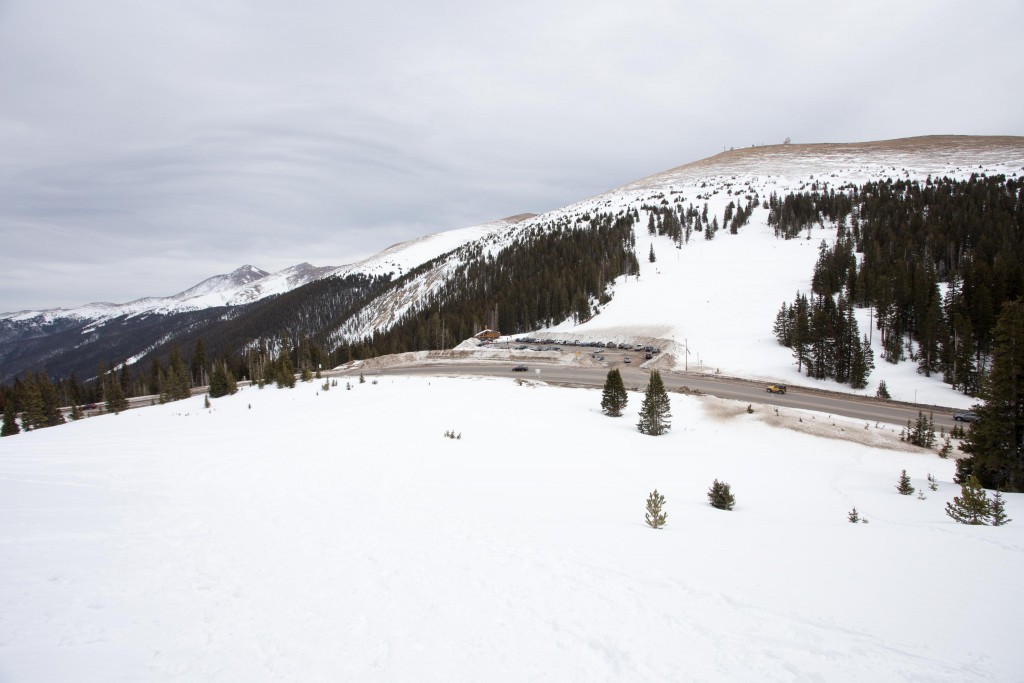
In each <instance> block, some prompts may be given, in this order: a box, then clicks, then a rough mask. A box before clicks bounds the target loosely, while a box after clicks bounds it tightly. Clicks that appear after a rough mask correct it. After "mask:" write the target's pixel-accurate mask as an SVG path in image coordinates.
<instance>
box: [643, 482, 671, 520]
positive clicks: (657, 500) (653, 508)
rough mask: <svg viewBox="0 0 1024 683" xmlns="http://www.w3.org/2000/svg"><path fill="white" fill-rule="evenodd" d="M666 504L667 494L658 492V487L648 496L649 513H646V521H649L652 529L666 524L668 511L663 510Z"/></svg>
mask: <svg viewBox="0 0 1024 683" xmlns="http://www.w3.org/2000/svg"><path fill="white" fill-rule="evenodd" d="M664 505H665V496H663V495H661V494H660V493H658V489H654V490H653V491H651V493H650V494H649V495H648V496H647V513H646V514H645V515H644V521H645V522H647V526H649V527H651V528H652V529H660V528H661V527H663V526H665V521H666V520H667V519H668V513H667V512H663V511H662V508H663V507H664Z"/></svg>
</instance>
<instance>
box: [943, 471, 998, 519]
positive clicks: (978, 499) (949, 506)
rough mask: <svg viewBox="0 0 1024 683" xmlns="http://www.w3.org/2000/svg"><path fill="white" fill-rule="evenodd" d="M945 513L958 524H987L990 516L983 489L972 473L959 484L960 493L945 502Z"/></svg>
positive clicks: (990, 511) (990, 510)
mask: <svg viewBox="0 0 1024 683" xmlns="http://www.w3.org/2000/svg"><path fill="white" fill-rule="evenodd" d="M946 514H947V515H949V516H950V517H952V518H953V519H954V520H956V521H957V522H959V523H960V524H975V525H980V524H988V523H989V521H990V520H991V518H992V508H991V506H990V505H989V501H988V496H987V495H986V494H985V489H983V488H981V482H979V481H978V478H977V477H975V476H974V475H973V474H972V475H971V476H969V477H968V478H967V481H965V482H964V483H963V484H961V485H960V495H959V496H956V497H954V498H953V501H952V502H950V503H946Z"/></svg>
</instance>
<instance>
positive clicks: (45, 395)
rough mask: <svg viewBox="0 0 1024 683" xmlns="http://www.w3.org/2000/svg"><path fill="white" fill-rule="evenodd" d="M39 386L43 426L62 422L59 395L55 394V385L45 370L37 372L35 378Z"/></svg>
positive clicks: (62, 414) (62, 415)
mask: <svg viewBox="0 0 1024 683" xmlns="http://www.w3.org/2000/svg"><path fill="white" fill-rule="evenodd" d="M36 385H37V386H38V388H39V396H40V398H41V399H42V401H43V415H44V420H45V423H44V425H43V426H45V427H55V426H57V425H62V424H64V413H62V412H61V410H60V397H59V396H58V395H57V387H55V386H54V385H53V382H51V381H50V378H49V376H48V375H47V374H46V373H45V372H41V373H39V377H38V378H37V379H36Z"/></svg>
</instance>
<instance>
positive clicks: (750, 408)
mask: <svg viewBox="0 0 1024 683" xmlns="http://www.w3.org/2000/svg"><path fill="white" fill-rule="evenodd" d="M747 414H748V415H753V414H754V406H752V405H750V404H749V403H748V404H747Z"/></svg>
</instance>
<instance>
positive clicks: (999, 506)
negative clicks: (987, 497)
mask: <svg viewBox="0 0 1024 683" xmlns="http://www.w3.org/2000/svg"><path fill="white" fill-rule="evenodd" d="M989 514H990V515H991V517H992V526H1003V525H1004V524H1009V523H1010V522H1012V521H1013V520H1012V519H1010V518H1009V517H1007V516H1006V501H1004V500H1003V494H1001V493H1000V492H999V491H996V494H995V495H994V496H992V504H991V505H989Z"/></svg>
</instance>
